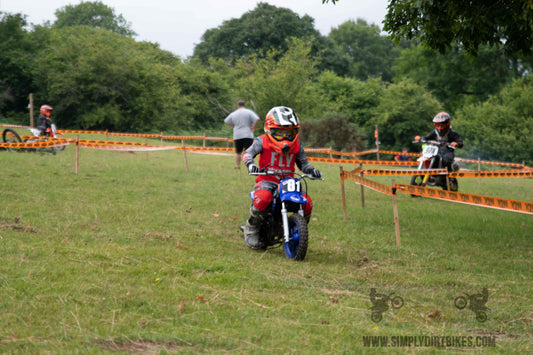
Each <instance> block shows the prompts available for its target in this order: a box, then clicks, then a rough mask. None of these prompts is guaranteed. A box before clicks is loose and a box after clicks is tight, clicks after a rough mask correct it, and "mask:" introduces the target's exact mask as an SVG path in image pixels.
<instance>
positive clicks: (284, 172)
mask: <svg viewBox="0 0 533 355" xmlns="http://www.w3.org/2000/svg"><path fill="white" fill-rule="evenodd" d="M248 175H255V176H257V175H275V176H278V178H283V177H284V176H286V175H297V176H298V177H300V178H308V179H311V180H324V179H323V178H316V177H314V176H313V175H311V174H300V173H297V172H295V171H291V170H280V169H267V170H262V171H260V172H258V173H248Z"/></svg>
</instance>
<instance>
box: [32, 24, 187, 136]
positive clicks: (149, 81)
mask: <svg viewBox="0 0 533 355" xmlns="http://www.w3.org/2000/svg"><path fill="white" fill-rule="evenodd" d="M180 64H181V62H180V61H179V59H177V58H176V57H174V56H173V55H172V54H171V53H169V52H165V51H161V50H160V49H159V48H157V46H155V45H153V44H151V43H146V42H141V43H137V42H135V41H134V40H133V39H132V38H129V37H124V36H121V35H118V34H115V33H113V32H109V31H105V30H98V29H93V28H89V27H87V26H78V27H65V28H60V29H54V30H52V31H51V35H50V41H49V45H48V46H47V47H46V48H45V49H43V51H42V52H41V53H39V55H38V57H37V60H36V72H37V77H38V80H39V82H40V83H42V84H43V85H42V86H40V87H39V91H38V92H37V94H36V96H37V97H38V98H39V99H41V100H42V99H43V98H46V100H47V102H48V103H50V104H52V105H53V106H54V108H55V110H54V113H55V115H54V117H55V119H56V120H57V121H58V124H59V125H60V126H63V127H76V128H83V129H109V130H112V131H134V132H136V131H151V130H154V129H156V130H157V131H161V130H168V129H176V128H177V127H180V126H182V125H184V122H187V121H188V120H190V119H191V117H190V116H189V115H188V112H187V106H186V101H184V100H181V95H180V92H179V87H178V85H177V73H176V67H177V66H179V65H180Z"/></svg>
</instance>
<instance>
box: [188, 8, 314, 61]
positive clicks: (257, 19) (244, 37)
mask: <svg viewBox="0 0 533 355" xmlns="http://www.w3.org/2000/svg"><path fill="white" fill-rule="evenodd" d="M313 22H314V20H313V19H312V18H311V17H309V16H307V15H305V16H303V17H299V16H298V15H297V14H296V13H294V12H293V11H291V10H289V9H286V8H277V7H275V6H272V5H269V4H267V3H258V4H257V7H256V8H255V9H254V10H252V11H249V12H247V13H245V14H244V15H242V16H241V17H240V18H239V19H231V20H228V21H224V23H223V24H222V25H221V26H220V27H218V28H213V29H209V30H207V31H206V32H205V33H204V35H203V36H202V42H200V43H199V44H198V45H196V47H195V48H194V57H196V58H199V59H200V60H201V61H202V63H204V64H207V63H208V62H209V58H210V57H216V58H222V59H224V60H225V61H231V62H233V61H235V60H237V59H239V58H243V57H247V56H250V55H259V54H260V53H262V54H266V53H267V52H268V51H269V50H270V49H275V50H278V51H279V53H280V54H282V53H283V52H285V51H287V50H288V49H289V48H288V45H289V43H288V42H286V41H285V39H286V38H288V37H297V38H311V37H314V38H317V37H320V33H319V32H318V31H317V30H315V28H314V25H313Z"/></svg>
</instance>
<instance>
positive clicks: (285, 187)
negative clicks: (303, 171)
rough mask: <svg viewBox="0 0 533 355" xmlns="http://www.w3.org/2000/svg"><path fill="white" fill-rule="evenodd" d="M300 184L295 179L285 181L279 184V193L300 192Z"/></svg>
mask: <svg viewBox="0 0 533 355" xmlns="http://www.w3.org/2000/svg"><path fill="white" fill-rule="evenodd" d="M301 190H302V184H301V183H300V181H299V180H296V179H286V180H283V181H282V182H281V191H283V192H300V191H301Z"/></svg>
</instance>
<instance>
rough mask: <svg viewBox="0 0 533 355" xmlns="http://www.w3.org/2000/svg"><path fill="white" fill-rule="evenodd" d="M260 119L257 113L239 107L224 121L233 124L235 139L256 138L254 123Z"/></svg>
mask: <svg viewBox="0 0 533 355" xmlns="http://www.w3.org/2000/svg"><path fill="white" fill-rule="evenodd" d="M258 120H259V116H257V114H256V113H255V112H254V111H252V110H250V109H247V108H244V107H243V108H239V109H237V110H235V111H233V112H232V113H230V114H229V115H228V117H226V119H225V120H224V123H226V124H229V125H232V126H233V139H243V138H254V132H252V130H251V127H252V125H253V124H254V123H255V122H256V121H258Z"/></svg>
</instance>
